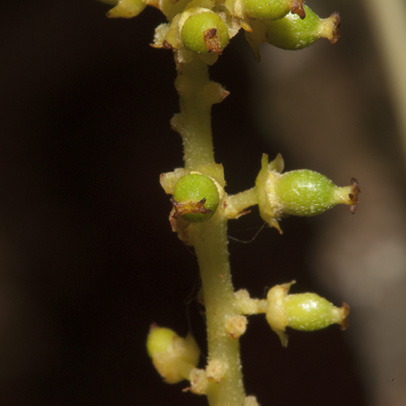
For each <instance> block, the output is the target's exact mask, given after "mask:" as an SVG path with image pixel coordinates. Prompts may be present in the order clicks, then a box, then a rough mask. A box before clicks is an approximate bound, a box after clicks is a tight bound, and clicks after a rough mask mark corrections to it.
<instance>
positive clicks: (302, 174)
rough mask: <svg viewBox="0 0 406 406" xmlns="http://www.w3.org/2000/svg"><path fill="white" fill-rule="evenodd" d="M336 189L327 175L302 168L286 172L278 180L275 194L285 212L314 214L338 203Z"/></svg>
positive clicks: (303, 214)
mask: <svg viewBox="0 0 406 406" xmlns="http://www.w3.org/2000/svg"><path fill="white" fill-rule="evenodd" d="M335 189H336V186H335V185H334V183H333V182H332V181H331V180H330V179H328V178H327V177H326V176H324V175H322V174H320V173H318V172H313V171H310V170H307V169H301V170H297V171H291V172H286V173H284V174H283V175H282V176H281V177H280V178H279V179H278V180H277V182H276V185H275V195H276V196H277V199H278V201H279V204H280V205H281V208H282V212H283V213H285V214H290V215H293V216H314V215H316V214H321V213H323V212H324V211H326V210H327V209H329V208H331V207H333V206H334V205H335V204H336V200H335V197H334V191H335Z"/></svg>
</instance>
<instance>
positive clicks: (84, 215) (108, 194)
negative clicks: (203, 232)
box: [0, 0, 406, 406]
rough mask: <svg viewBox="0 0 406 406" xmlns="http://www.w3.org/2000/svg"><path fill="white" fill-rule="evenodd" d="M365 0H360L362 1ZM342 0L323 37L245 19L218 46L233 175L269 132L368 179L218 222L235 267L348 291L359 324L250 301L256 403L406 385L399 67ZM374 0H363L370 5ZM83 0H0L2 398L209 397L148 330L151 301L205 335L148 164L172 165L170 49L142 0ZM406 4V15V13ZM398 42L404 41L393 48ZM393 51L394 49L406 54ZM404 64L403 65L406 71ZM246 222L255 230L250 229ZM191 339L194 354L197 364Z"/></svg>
mask: <svg viewBox="0 0 406 406" xmlns="http://www.w3.org/2000/svg"><path fill="white" fill-rule="evenodd" d="M367 3H368V4H367ZM310 6H311V7H312V8H313V9H314V10H315V11H316V12H318V13H319V14H320V15H322V16H327V15H329V14H330V13H331V12H332V11H334V10H337V11H339V12H340V15H341V19H342V37H341V41H340V43H339V44H338V45H336V46H331V45H330V44H329V43H328V42H327V41H320V42H319V43H317V44H315V45H314V46H313V47H311V48H309V49H306V50H303V51H298V52H288V51H280V50H277V49H275V48H273V47H271V46H266V47H264V48H263V49H262V60H261V62H260V63H257V62H255V61H254V58H253V57H252V55H251V51H250V49H249V47H248V46H247V44H246V43H245V40H244V38H243V36H242V35H239V36H238V37H236V38H235V39H233V41H232V42H231V44H230V45H229V47H228V48H227V49H226V51H225V52H224V55H223V56H222V57H221V58H220V60H219V62H218V63H217V64H216V65H215V66H214V67H213V70H212V77H213V78H214V79H215V80H217V81H219V82H220V83H222V84H223V85H224V86H225V87H226V88H227V90H229V91H230V92H231V95H230V96H229V97H228V98H227V99H226V100H225V101H224V102H223V103H222V104H220V105H217V106H215V107H214V109H213V126H214V142H215V145H216V159H217V161H218V162H222V163H223V164H224V166H225V172H226V178H227V180H228V189H227V190H228V192H229V193H236V192H238V191H241V190H243V189H245V188H249V187H251V186H252V185H253V182H254V179H255V177H256V175H257V173H258V171H259V168H260V159H261V154H262V153H263V152H266V153H268V154H269V155H270V156H274V155H276V154H277V153H278V152H281V153H282V155H283V156H284V158H285V164H286V169H287V170H292V169H298V168H309V169H313V170H317V171H319V172H322V173H324V174H325V175H327V176H328V177H330V178H331V179H333V180H334V182H335V183H337V184H339V185H346V184H349V182H350V179H351V177H355V178H357V179H358V181H359V182H360V185H361V189H362V194H361V203H360V205H359V208H358V212H357V214H356V215H355V216H352V215H351V214H350V212H349V211H348V208H345V207H339V208H336V209H335V210H333V211H331V212H328V213H325V214H323V215H322V216H320V217H317V218H313V219H298V218H289V219H286V220H284V221H283V223H282V228H283V231H284V234H283V235H282V236H280V235H279V234H278V233H277V232H276V230H271V229H268V228H265V229H263V230H262V231H261V232H260V233H259V234H258V235H257V232H258V231H259V230H260V228H261V226H262V222H261V220H260V218H259V216H258V214H257V212H256V211H255V210H253V214H251V215H249V216H245V217H243V218H241V219H240V220H239V221H238V222H232V223H230V244H229V246H230V252H231V263H232V267H233V278H234V282H235V286H236V288H237V289H239V288H247V289H249V291H250V292H251V294H252V295H254V296H258V297H263V296H264V295H265V293H266V290H267V288H269V287H271V286H272V285H275V284H278V283H284V282H288V281H290V280H292V279H296V280H297V284H296V285H295V286H294V287H293V288H292V291H294V292H302V291H317V292H318V293H319V294H321V295H323V296H325V297H327V298H328V299H329V300H331V301H333V302H334V303H336V304H340V303H341V302H342V301H346V302H348V303H349V304H350V305H351V315H350V328H349V329H348V330H347V331H345V332H341V331H340V330H339V329H338V328H334V327H330V328H329V329H326V330H323V331H320V332H316V333H312V334H305V333H296V332H291V333H290V342H289V347H288V348H287V349H284V348H282V347H281V346H280V343H279V341H278V337H277V336H276V335H275V334H274V333H273V332H272V331H271V330H270V329H269V327H268V326H267V324H266V323H265V321H264V319H263V317H259V316H258V317H252V318H251V319H250V325H249V329H248V331H247V333H246V335H245V336H244V337H243V338H242V340H241V346H242V356H243V363H244V375H245V381H246V387H247V391H248V393H249V394H255V395H256V396H257V398H258V400H259V402H260V403H261V404H262V405H263V406H267V405H278V406H291V405H295V404H298V403H299V402H300V404H301V405H303V406H321V405H323V406H325V405H326V404H328V405H330V406H338V405H340V406H341V405H347V406H383V405H385V406H388V405H390V406H401V405H404V404H406V344H405V338H404V337H405V333H406V317H405V314H404V310H405V308H406V249H405V247H406V227H405V224H406V218H405V210H404V207H405V200H406V196H405V187H404V185H405V160H404V157H405V155H404V153H403V152H404V150H405V149H404V144H403V143H402V134H403V137H404V136H405V134H404V131H402V123H401V120H399V117H400V116H399V111H400V110H399V102H398V101H397V99H396V92H394V89H395V90H396V88H397V86H398V85H397V83H396V81H395V80H394V79H393V77H392V73H391V71H390V70H389V68H388V65H387V64H386V62H388V56H387V55H386V54H385V52H384V51H385V47H384V48H382V45H381V43H380V42H379V39H380V38H381V36H380V35H379V30H378V28H377V27H378V26H377V22H376V20H375V14H374V10H372V5H371V3H370V2H367V1H363V2H362V1H361V2H358V3H354V2H350V1H338V0H334V1H321V0H314V1H312V2H311V4H310ZM367 6H368V7H367ZM107 10H108V7H107V6H106V5H104V4H101V3H98V2H96V1H91V0H86V1H79V0H59V1H58V2H55V1H52V0H42V1H35V2H34V1H28V0H20V1H17V2H3V3H2V11H1V13H0V18H1V24H0V32H1V34H0V50H1V55H2V62H1V64H0V89H1V93H0V104H1V108H0V115H1V130H0V134H1V135H0V167H1V172H0V182H1V183H0V184H1V199H0V403H1V404H2V405H5V406H9V405H10V406H12V405H32V406H37V405H38V406H39V405H53V406H59V405H77V406H80V405H93V404H95V405H96V404H97V405H115V406H116V405H123V406H124V405H138V404H149V405H168V404H170V405H205V404H206V399H205V398H204V397H197V396H194V395H191V394H188V393H183V392H182V389H183V388H185V387H186V386H187V385H186V384H185V383H181V384H178V385H174V386H170V385H166V384H164V383H162V381H161V379H160V377H159V376H158V374H157V373H156V372H155V370H154V369H153V367H152V365H151V362H150V360H149V359H148V357H147V354H146V351H145V337H146V334H147V332H148V329H149V326H150V324H151V323H152V322H156V323H158V324H160V325H162V326H169V327H172V328H174V329H175V330H177V331H178V332H179V333H180V334H183V335H185V334H186V333H187V331H188V330H189V329H192V331H193V333H194V334H195V336H196V338H197V340H198V341H199V344H200V346H201V347H202V349H203V352H204V351H205V336H204V320H203V316H202V309H201V308H200V307H199V305H198V304H197V301H196V296H197V292H198V289H199V277H198V270H197V265H196V261H195V257H194V255H193V253H192V252H191V251H190V250H189V249H187V248H186V247H184V246H183V245H182V243H181V242H180V241H179V240H178V239H177V237H176V235H174V234H173V233H172V232H171V230H170V227H169V224H168V215H169V210H170V208H171V205H170V203H169V199H168V196H166V195H165V194H164V192H163V191H162V190H161V188H160V186H159V182H158V179H159V174H160V173H161V172H165V171H170V170H172V169H173V168H175V167H179V166H182V151H181V141H180V137H179V136H178V134H176V133H175V132H173V131H172V130H171V128H170V125H169V120H170V118H171V117H172V115H173V114H174V113H176V112H177V111H178V105H177V95H176V93H175V90H174V88H173V81H174V79H175V67H174V64H173V58H172V54H171V52H170V51H164V50H155V49H153V48H151V47H149V46H148V44H150V43H151V42H152V38H153V34H154V27H155V26H156V25H158V24H159V23H161V22H163V17H162V16H161V15H160V13H159V12H158V11H157V10H154V9H152V8H151V9H150V8H147V9H146V10H145V11H144V12H143V14H142V15H141V16H139V17H138V18H136V19H133V20H129V21H124V20H108V19H107V18H105V13H106V12H107ZM404 23H406V21H404ZM399 55H400V57H401V58H403V62H404V59H405V58H406V49H405V48H404V47H403V49H399V54H398V56H399ZM402 55H403V57H402ZM399 86H400V85H399ZM254 237H255V241H253V242H251V243H247V242H249V241H250V240H252V239H253V238H254ZM203 362H204V359H203V358H202V364H203Z"/></svg>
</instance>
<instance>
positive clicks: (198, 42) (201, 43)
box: [181, 11, 229, 54]
mask: <svg viewBox="0 0 406 406" xmlns="http://www.w3.org/2000/svg"><path fill="white" fill-rule="evenodd" d="M181 38H182V42H183V44H184V46H185V48H186V49H188V50H189V51H194V52H198V53H201V54H207V53H211V52H213V53H216V54H221V53H222V51H223V50H224V48H225V47H226V46H227V44H228V42H229V36H228V30H227V26H226V25H225V23H224V21H223V20H222V19H221V18H220V17H219V16H218V15H217V14H216V13H213V12H212V11H206V12H202V13H198V14H194V15H191V16H190V17H189V18H188V19H187V20H186V21H185V23H184V24H183V27H182V30H181Z"/></svg>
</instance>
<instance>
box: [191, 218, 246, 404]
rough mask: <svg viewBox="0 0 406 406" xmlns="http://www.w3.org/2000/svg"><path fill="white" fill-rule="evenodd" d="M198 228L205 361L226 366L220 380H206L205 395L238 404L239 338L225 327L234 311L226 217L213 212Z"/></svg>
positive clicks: (217, 401)
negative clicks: (206, 349) (206, 352)
mask: <svg viewBox="0 0 406 406" xmlns="http://www.w3.org/2000/svg"><path fill="white" fill-rule="evenodd" d="M198 228H199V235H198V239H197V241H196V244H195V251H196V255H197V258H198V261H199V267H200V275H201V279H202V285H203V295H204V304H205V308H206V323H207V339H208V346H209V362H210V361H212V360H220V361H222V362H223V363H224V364H223V365H225V367H226V374H225V376H224V378H223V379H222V380H221V382H219V383H211V384H210V386H209V389H208V391H207V397H208V400H209V404H210V406H237V405H238V406H242V405H243V403H244V398H245V394H244V387H243V382H242V373H241V361H240V348H239V341H238V339H237V338H232V337H230V336H229V335H228V334H227V332H226V329H225V321H226V320H227V318H228V317H232V316H234V315H235V314H236V312H235V306H234V304H235V302H234V288H233V285H232V281H231V272H230V264H229V258H228V248H227V220H225V219H224V218H222V216H215V217H214V218H213V219H212V220H210V221H208V222H206V223H202V224H200V225H199V227H198Z"/></svg>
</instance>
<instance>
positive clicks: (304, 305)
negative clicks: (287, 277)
mask: <svg viewBox="0 0 406 406" xmlns="http://www.w3.org/2000/svg"><path fill="white" fill-rule="evenodd" d="M293 283H294V281H293V282H291V283H285V284H283V285H276V286H274V287H273V288H271V289H270V290H269V292H268V295H267V311H266V319H267V321H268V323H269V325H270V326H271V328H272V330H274V331H275V332H276V333H277V334H278V335H279V338H280V340H281V342H282V345H283V346H284V347H286V346H287V344H288V337H287V334H286V333H285V329H286V327H290V328H293V329H294V330H300V331H315V330H321V329H323V328H326V327H328V326H330V325H331V324H339V325H340V326H341V328H342V329H345V328H347V326H348V321H347V317H348V314H349V311H350V307H349V306H348V305H347V304H346V303H343V305H342V307H336V306H334V305H333V304H332V303H330V302H329V301H327V300H326V299H324V298H322V297H320V296H319V295H317V294H315V293H298V294H292V295H289V294H288V293H289V289H290V286H291V285H292V284H293Z"/></svg>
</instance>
